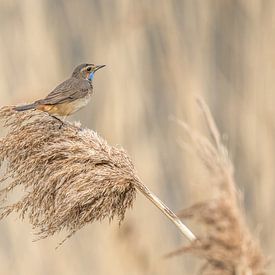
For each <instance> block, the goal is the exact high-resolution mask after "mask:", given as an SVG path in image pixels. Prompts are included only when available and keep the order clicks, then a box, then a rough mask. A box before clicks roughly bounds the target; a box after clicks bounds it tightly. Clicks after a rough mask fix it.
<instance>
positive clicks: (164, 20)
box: [0, 0, 275, 275]
mask: <svg viewBox="0 0 275 275" xmlns="http://www.w3.org/2000/svg"><path fill="white" fill-rule="evenodd" d="M82 62H92V63H97V64H107V67H106V68H105V69H104V70H101V71H100V72H98V73H97V75H96V77H95V81H94V86H95V91H96V93H95V95H94V97H93V100H92V102H91V103H90V104H89V105H88V107H86V108H85V109H83V110H81V111H80V112H79V113H77V114H76V115H74V116H73V117H72V118H71V120H80V121H81V122H82V123H83V125H85V126H87V127H90V128H92V129H94V130H96V131H98V132H99V133H100V134H101V135H102V136H103V137H105V138H106V139H107V140H108V142H109V143H111V144H114V145H115V144H120V145H122V146H123V147H125V148H126V150H127V151H128V152H129V154H130V155H131V156H132V158H133V160H134V163H135V165H136V168H137V170H138V171H139V175H140V177H141V178H142V179H143V181H144V182H145V183H146V184H147V185H148V187H149V188H150V189H151V190H153V191H154V192H155V193H156V194H157V195H159V196H160V198H161V199H163V200H164V201H165V202H166V203H167V204H168V205H169V206H170V207H171V208H172V209H173V210H175V211H177V210H180V209H182V208H184V207H186V206H189V205H190V204H191V203H194V202H196V201H198V200H199V199H203V198H205V197H207V195H208V194H207V193H208V192H211V188H207V189H206V188H205V187H204V186H203V180H202V179H201V177H200V176H198V175H199V174H200V171H199V169H197V167H198V166H197V164H196V163H195V162H194V161H191V160H190V158H189V156H188V155H187V154H186V153H185V152H184V151H183V150H181V149H180V147H179V145H178V144H177V139H178V138H180V137H182V131H181V129H180V128H179V127H178V126H177V125H176V124H175V123H173V122H171V120H169V116H171V115H174V116H176V117H177V118H179V119H183V120H187V121H188V122H190V123H191V124H192V125H193V126H195V127H197V126H196V125H197V116H196V112H197V109H196V104H195V101H194V96H195V95H198V94H199V95H202V96H203V98H204V99H205V100H206V102H207V103H208V104H209V106H210V108H211V110H212V112H213V115H214V118H215V119H216V121H217V124H218V127H219V129H220V130H221V132H222V134H224V143H225V144H226V145H227V146H228V148H229V152H230V156H231V159H232V160H233V162H234V164H235V175H236V181H237V182H238V184H239V188H240V190H241V191H243V192H244V205H245V212H246V214H247V220H248V223H249V225H250V228H251V230H252V232H253V233H254V234H255V235H258V236H259V238H260V240H261V243H262V247H263V250H264V252H265V254H266V255H272V254H274V253H275V234H274V227H275V222H274V209H275V199H274V191H275V167H274V165H275V123H274V117H275V108H274V100H275V82H274V79H275V2H274V1H272V0H265V1H261V0H230V1H229V0H204V1H201V0H170V1H168V0H139V1H134V0H117V1H112V0H101V1H99V0H81V1H74V0H66V1H65V0H63V1H62V0H60V1H55V0H48V1H47V0H44V1H42V0H26V1H13V0H0V103H1V105H10V104H18V103H24V102H30V101H32V100H35V99H38V98H40V97H43V96H45V95H46V94H47V93H48V92H50V91H51V90H52V89H53V88H54V87H55V86H56V85H57V84H58V83H59V82H61V81H62V80H64V79H65V78H66V77H68V76H69V75H70V74H71V72H72V69H73V67H74V66H76V65H78V64H79V63H82ZM205 190H207V191H208V192H205ZM190 226H191V228H192V224H190ZM62 237H64V235H62V234H61V235H60V236H57V237H54V238H52V239H47V240H43V241H40V242H35V243H34V242H32V240H33V235H32V230H31V227H30V226H29V225H28V224H27V222H26V221H25V222H22V221H21V220H19V219H18V217H17V216H15V215H13V216H10V217H9V218H8V219H6V220H5V221H2V222H1V223H0V274H7V275H10V274H12V275H13V274H20V275H21V274H24V275H25V274H28V275H32V274H42V275H43V274H54V275H55V274H68V275H71V274H98V275H103V274H104V275H105V274H114V275H118V274H120V275H126V274H133V275H137V274H163V275H166V274H175V275H177V274H194V273H195V270H196V268H197V266H198V264H199V261H198V260H196V259H194V258H193V257H191V256H180V257H176V258H172V259H170V260H164V259H163V258H162V256H163V255H164V254H165V253H167V252H170V251H172V250H173V249H175V248H178V247H179V246H180V245H182V244H186V240H185V239H184V238H183V237H182V236H181V235H180V233H179V232H178V231H177V229H176V228H175V227H174V225H173V224H171V223H170V222H169V221H168V220H167V219H166V218H165V217H164V216H163V215H162V214H161V213H160V212H159V211H158V210H157V209H155V207H154V206H152V205H151V204H150V203H149V202H148V201H147V200H146V199H145V198H143V197H142V196H141V195H138V196H137V200H136V202H135V205H134V208H133V209H132V210H130V211H128V212H127V215H126V219H125V221H124V223H123V225H122V226H121V227H120V228H119V227H118V224H117V222H114V223H112V224H111V225H109V224H108V222H103V223H101V224H100V223H96V224H92V225H90V226H88V227H86V228H84V229H83V230H81V232H78V233H77V234H76V235H75V236H73V237H72V238H71V239H70V240H68V241H67V242H66V243H65V244H64V245H63V246H62V247H61V248H60V249H58V250H57V251H56V250H55V249H54V248H55V246H56V245H57V243H58V241H60V240H62ZM271 267H272V266H271ZM270 274H275V271H274V269H273V272H271V273H270Z"/></svg>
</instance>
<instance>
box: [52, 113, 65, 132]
mask: <svg viewBox="0 0 275 275" xmlns="http://www.w3.org/2000/svg"><path fill="white" fill-rule="evenodd" d="M50 116H51V117H53V118H55V119H56V120H58V121H59V122H60V123H61V124H60V126H59V129H61V128H62V126H63V125H65V123H64V122H63V121H62V120H61V119H60V118H58V117H56V116H53V115H50Z"/></svg>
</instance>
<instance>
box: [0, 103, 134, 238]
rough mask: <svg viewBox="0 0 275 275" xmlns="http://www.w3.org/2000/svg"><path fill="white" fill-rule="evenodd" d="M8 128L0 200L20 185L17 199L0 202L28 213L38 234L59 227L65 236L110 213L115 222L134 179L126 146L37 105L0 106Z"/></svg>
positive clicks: (0, 148) (1, 142) (1, 154)
mask: <svg viewBox="0 0 275 275" xmlns="http://www.w3.org/2000/svg"><path fill="white" fill-rule="evenodd" d="M0 120H2V121H3V122H4V127H5V128H8V133H7V134H6V135H5V136H4V137H2V138H1V139H0V165H1V166H2V167H4V165H3V164H4V163H6V164H7V165H5V168H4V170H5V174H4V176H3V177H2V179H1V180H0V182H2V184H3V183H4V184H5V185H4V187H3V188H2V189H1V191H0V195H1V199H2V202H3V201H6V197H7V195H8V194H9V193H10V192H12V190H13V189H14V188H15V187H17V186H21V187H22V188H23V190H24V191H25V192H23V194H22V197H20V198H19V200H18V202H16V203H13V204H10V205H9V204H8V205H6V206H4V207H2V208H1V212H0V219H2V218H3V217H5V216H7V215H9V214H10V213H11V212H19V213H20V217H21V218H22V219H24V218H28V219H29V221H30V223H31V224H32V226H33V229H34V230H35V232H36V234H38V239H40V238H45V237H48V236H50V235H53V234H55V233H56V232H59V231H61V230H62V229H65V230H67V231H68V237H70V236H71V235H72V234H73V233H74V232H76V231H77V230H79V229H80V228H82V227H83V226H84V225H86V224H88V223H91V222H93V221H96V220H102V219H104V218H107V219H109V220H112V219H113V218H114V217H115V216H116V217H117V218H118V220H119V221H120V222H121V221H122V220H123V218H124V215H125V211H126V209H127V208H129V207H131V206H132V204H133V201H134V199H135V195H136V191H135V188H134V185H135V183H137V182H139V179H138V177H137V175H136V172H135V169H134V166H133V164H132V162H131V160H130V158H129V157H128V155H127V154H126V152H125V151H124V150H123V149H121V148H117V147H113V146H110V145H108V144H107V142H106V141H105V140H104V139H102V138H101V137H100V136H99V135H98V134H97V133H95V132H94V131H92V130H89V129H82V128H80V127H78V126H77V125H75V124H70V123H66V125H64V126H63V127H62V128H61V129H59V126H60V123H59V122H58V121H57V120H55V119H53V118H52V117H50V116H48V115H47V114H45V113H41V112H39V111H28V112H16V111H14V110H13V108H12V107H3V108H1V109H0Z"/></svg>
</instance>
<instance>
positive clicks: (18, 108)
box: [14, 103, 36, 112]
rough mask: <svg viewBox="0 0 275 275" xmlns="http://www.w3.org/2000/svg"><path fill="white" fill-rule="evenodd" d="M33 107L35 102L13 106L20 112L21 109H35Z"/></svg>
mask: <svg viewBox="0 0 275 275" xmlns="http://www.w3.org/2000/svg"><path fill="white" fill-rule="evenodd" d="M35 107H36V104H35V103H32V104H27V105H22V106H16V107H14V110H15V111H18V112H22V111H27V110H33V109H35Z"/></svg>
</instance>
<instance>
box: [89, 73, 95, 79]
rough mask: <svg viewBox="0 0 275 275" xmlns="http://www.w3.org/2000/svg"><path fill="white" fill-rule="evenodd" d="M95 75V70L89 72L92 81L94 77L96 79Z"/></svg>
mask: <svg viewBox="0 0 275 275" xmlns="http://www.w3.org/2000/svg"><path fill="white" fill-rule="evenodd" d="M94 76H95V73H94V72H91V73H90V74H89V78H88V79H89V80H90V81H92V80H93V79H94Z"/></svg>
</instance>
